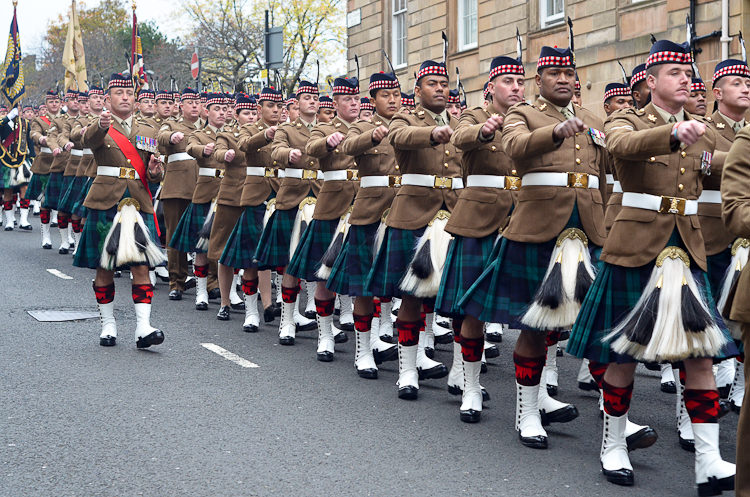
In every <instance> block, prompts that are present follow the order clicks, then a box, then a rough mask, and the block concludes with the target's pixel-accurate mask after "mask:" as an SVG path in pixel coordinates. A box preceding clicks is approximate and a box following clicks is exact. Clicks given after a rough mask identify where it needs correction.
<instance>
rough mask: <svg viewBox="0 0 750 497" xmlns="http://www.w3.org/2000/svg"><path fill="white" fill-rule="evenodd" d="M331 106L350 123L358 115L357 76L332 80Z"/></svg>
mask: <svg viewBox="0 0 750 497" xmlns="http://www.w3.org/2000/svg"><path fill="white" fill-rule="evenodd" d="M333 108H334V109H335V110H336V114H337V115H338V116H339V117H340V118H341V119H343V120H344V121H346V122H348V123H351V122H354V121H355V120H356V119H357V117H359V81H358V80H357V78H336V79H334V80H333Z"/></svg>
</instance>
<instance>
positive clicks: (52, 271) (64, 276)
mask: <svg viewBox="0 0 750 497" xmlns="http://www.w3.org/2000/svg"><path fill="white" fill-rule="evenodd" d="M47 272H48V273H49V274H53V275H55V276H57V277H58V278H61V279H63V280H72V279H73V277H72V276H68V275H67V274H65V273H63V272H62V271H58V270H57V269H48V270H47Z"/></svg>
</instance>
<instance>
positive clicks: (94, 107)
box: [89, 86, 104, 114]
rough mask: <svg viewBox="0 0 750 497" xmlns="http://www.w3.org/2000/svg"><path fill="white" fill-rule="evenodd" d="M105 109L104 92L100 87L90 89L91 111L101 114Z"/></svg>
mask: <svg viewBox="0 0 750 497" xmlns="http://www.w3.org/2000/svg"><path fill="white" fill-rule="evenodd" d="M103 108H104V90H102V89H101V88H99V87H98V86H92V87H90V88H89V111H91V112H93V113H94V114H99V113H100V112H101V111H102V109H103Z"/></svg>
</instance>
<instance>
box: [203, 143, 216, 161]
mask: <svg viewBox="0 0 750 497" xmlns="http://www.w3.org/2000/svg"><path fill="white" fill-rule="evenodd" d="M215 148H216V144H215V143H214V142H211V143H209V144H207V145H206V146H204V147H203V156H204V157H209V156H210V155H211V154H212V153H214V149H215Z"/></svg>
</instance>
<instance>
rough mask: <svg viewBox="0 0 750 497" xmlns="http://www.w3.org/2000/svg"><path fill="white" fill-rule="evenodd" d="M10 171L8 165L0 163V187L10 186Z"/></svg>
mask: <svg viewBox="0 0 750 497" xmlns="http://www.w3.org/2000/svg"><path fill="white" fill-rule="evenodd" d="M10 173H11V170H10V168H9V167H8V166H3V165H0V186H2V188H5V189H7V188H12V186H11V185H10Z"/></svg>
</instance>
